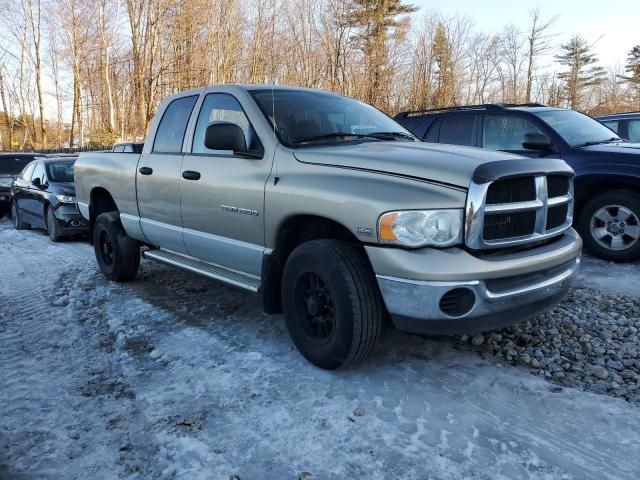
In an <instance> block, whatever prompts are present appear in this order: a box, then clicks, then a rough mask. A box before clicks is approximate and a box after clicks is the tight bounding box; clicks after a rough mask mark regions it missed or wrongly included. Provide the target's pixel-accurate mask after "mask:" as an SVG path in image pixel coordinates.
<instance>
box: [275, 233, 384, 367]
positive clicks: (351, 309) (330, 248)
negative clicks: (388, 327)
mask: <svg viewBox="0 0 640 480" xmlns="http://www.w3.org/2000/svg"><path fill="white" fill-rule="evenodd" d="M282 305H283V310H284V316H285V320H286V323H287V328H288V330H289V334H290V335H291V339H292V340H293V343H294V344H295V345H296V347H297V348H298V350H299V351H300V353H302V355H303V356H304V357H305V358H306V359H307V360H309V361H310V362H311V363H313V364H314V365H316V366H318V367H320V368H324V369H328V370H333V369H336V368H340V367H346V366H349V365H351V364H354V363H356V362H359V361H362V360H364V359H365V358H367V356H369V354H370V353H371V351H372V350H373V347H374V346H375V344H376V343H377V341H378V340H379V338H380V334H381V331H382V323H383V311H384V308H383V303H382V298H381V296H380V292H379V290H378V286H377V284H376V281H375V277H374V274H373V271H372V270H371V267H370V265H369V263H368V262H367V259H366V257H365V256H364V254H363V253H362V252H361V251H360V250H359V249H358V248H357V247H355V246H354V245H351V244H348V243H346V242H342V241H338V240H313V241H310V242H307V243H304V244H302V245H300V246H299V247H297V248H296V249H295V250H294V251H293V253H291V255H290V256H289V259H288V260H287V263H286V265H285V269H284V275H283V280H282Z"/></svg>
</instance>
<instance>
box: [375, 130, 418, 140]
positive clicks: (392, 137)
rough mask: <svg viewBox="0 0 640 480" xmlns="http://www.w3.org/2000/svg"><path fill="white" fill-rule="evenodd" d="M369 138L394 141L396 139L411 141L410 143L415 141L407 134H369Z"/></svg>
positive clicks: (414, 138)
mask: <svg viewBox="0 0 640 480" xmlns="http://www.w3.org/2000/svg"><path fill="white" fill-rule="evenodd" d="M369 136H371V137H375V138H380V139H383V140H396V139H398V138H402V139H406V140H411V141H415V140H416V137H414V136H413V135H411V134H409V133H404V132H372V133H369Z"/></svg>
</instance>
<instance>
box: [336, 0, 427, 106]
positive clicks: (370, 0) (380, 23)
mask: <svg viewBox="0 0 640 480" xmlns="http://www.w3.org/2000/svg"><path fill="white" fill-rule="evenodd" d="M416 10H417V8H416V7H414V6H413V5H409V4H405V3H404V1H403V0H352V1H351V6H350V9H349V22H350V23H351V24H352V25H353V26H354V27H356V28H358V30H359V33H358V35H357V36H356V37H355V38H354V40H356V41H357V42H359V43H360V45H361V48H362V52H363V54H364V58H365V71H364V79H365V81H366V82H367V88H366V94H365V98H364V100H365V101H366V102H368V103H371V104H373V105H377V106H383V105H381V103H382V102H381V100H382V98H383V92H382V90H383V86H384V85H388V84H389V82H386V81H385V79H386V76H387V75H388V72H386V71H385V70H386V68H387V67H388V63H389V59H388V51H387V42H388V40H389V38H390V37H391V35H392V34H394V33H397V30H398V29H401V28H403V27H405V26H406V25H407V23H406V22H403V18H399V17H401V16H402V15H407V14H410V13H413V12H415V11H416Z"/></svg>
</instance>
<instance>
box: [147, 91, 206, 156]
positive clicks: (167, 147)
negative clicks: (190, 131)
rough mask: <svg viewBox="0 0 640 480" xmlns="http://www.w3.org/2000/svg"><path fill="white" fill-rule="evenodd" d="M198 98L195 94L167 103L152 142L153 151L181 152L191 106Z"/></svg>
mask: <svg viewBox="0 0 640 480" xmlns="http://www.w3.org/2000/svg"><path fill="white" fill-rule="evenodd" d="M196 100H198V96H197V95H193V96H190V97H181V98H177V99H175V100H174V101H173V102H171V103H170V104H169V106H168V107H167V109H166V110H165V111H164V114H163V115H162V119H161V120H160V124H159V125H158V131H157V132H156V138H155V141H154V142H153V152H155V153H180V152H182V142H183V141H184V134H185V132H186V131H187V124H188V123H189V117H191V111H192V110H193V106H194V105H195V103H196Z"/></svg>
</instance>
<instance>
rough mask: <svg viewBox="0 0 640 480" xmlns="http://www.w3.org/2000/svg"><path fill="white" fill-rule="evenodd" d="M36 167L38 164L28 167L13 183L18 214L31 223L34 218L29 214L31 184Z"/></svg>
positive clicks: (34, 163) (14, 200) (31, 164)
mask: <svg viewBox="0 0 640 480" xmlns="http://www.w3.org/2000/svg"><path fill="white" fill-rule="evenodd" d="M35 167H36V162H33V163H30V164H29V165H27V166H26V167H25V168H24V170H22V173H20V176H19V177H18V178H17V179H16V180H15V181H14V183H13V202H14V203H15V205H16V208H17V209H18V213H19V214H20V215H22V219H23V220H25V221H31V220H32V218H31V216H30V214H29V212H30V211H29V209H28V203H29V186H30V184H31V176H32V175H33V170H34V168H35Z"/></svg>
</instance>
